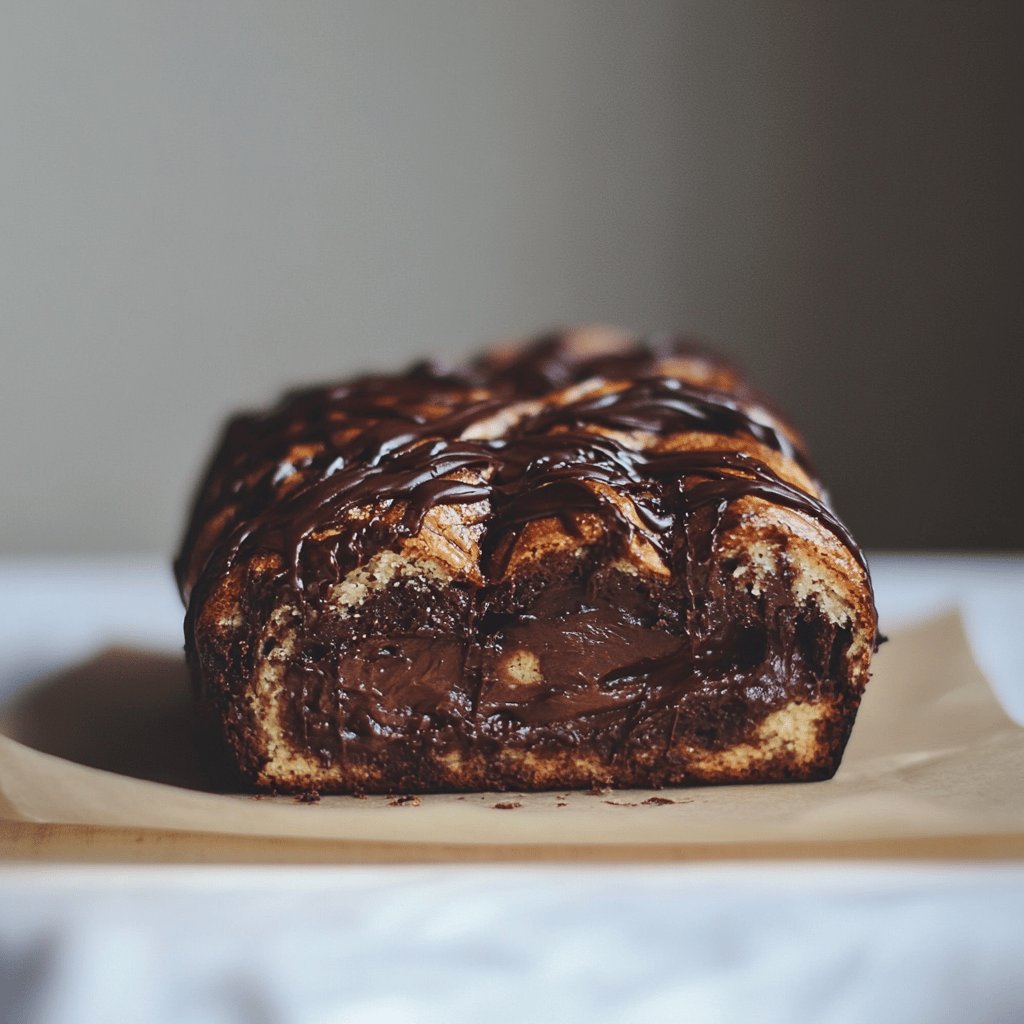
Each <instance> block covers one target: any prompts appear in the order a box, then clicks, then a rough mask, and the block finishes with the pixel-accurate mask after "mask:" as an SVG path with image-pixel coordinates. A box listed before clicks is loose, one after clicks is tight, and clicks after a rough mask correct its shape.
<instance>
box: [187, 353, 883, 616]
mask: <svg viewBox="0 0 1024 1024" xmlns="http://www.w3.org/2000/svg"><path fill="white" fill-rule="evenodd" d="M669 354H674V355H685V356H688V357H689V358H692V359H697V358H699V359H701V360H704V361H710V359H711V357H709V356H708V355H706V354H700V355H699V356H698V354H697V353H696V351H695V349H694V347H693V345H692V344H691V343H683V344H679V345H677V346H675V347H671V346H668V345H667V343H666V342H664V341H661V342H660V343H659V344H658V345H657V346H654V345H648V344H645V343H643V342H639V343H637V344H636V345H635V346H633V347H632V348H631V349H629V350H628V351H626V352H621V353H617V354H615V355H611V356H604V357H602V358H599V359H598V358H592V359H589V360H580V361H575V362H574V361H573V359H572V358H571V355H572V354H571V352H569V351H566V350H565V349H564V346H563V350H562V351H561V353H559V349H558V344H557V339H554V338H545V339H542V340H541V341H540V342H539V343H536V344H535V345H534V346H533V347H531V348H530V349H528V350H527V351H526V352H524V353H523V354H522V355H521V356H520V357H519V358H518V359H517V360H515V362H514V363H513V364H512V367H511V368H509V367H493V366H490V365H489V364H488V363H487V362H486V361H478V362H477V363H476V364H474V365H473V366H472V367H471V368H470V369H469V370H468V371H467V372H463V373H453V372H447V371H444V370H442V369H439V368H437V367H434V366H432V365H430V364H426V363H421V364H417V365H416V366H414V367H413V368H411V369H410V370H409V371H408V372H407V373H405V374H402V375H395V376H371V377H364V378H361V379H359V380H356V381H354V382H353V383H350V384H341V385H337V386H333V387H328V388H318V389H310V390H305V391H298V392H293V393H292V394H290V395H289V396H286V398H285V400H284V401H283V402H282V403H281V405H280V406H278V407H277V408H276V409H275V410H273V411H272V412H271V413H270V414H268V415H265V416H246V417H239V418H238V419H236V420H234V421H233V422H232V423H231V424H230V425H229V428H228V431H227V434H226V437H225V440H224V443H223V445H222V447H221V450H220V453H219V455H218V457H217V459H216V460H215V462H214V465H213V466H212V467H211V469H210V472H209V473H208V476H207V483H206V486H205V487H204V489H203V491H202V493H201V495H200V498H199V501H198V504H197V508H196V513H195V515H194V516H193V524H192V527H191V528H190V531H189V534H188V536H187V538H186V540H185V543H184V544H183V547H182V556H181V557H180V558H179V560H178V562H177V563H176V570H177V574H178V581H179V585H180V587H181V589H182V593H183V595H185V596H186V597H187V596H188V595H189V594H190V593H191V591H192V589H193V588H194V587H195V585H196V582H197V580H198V577H199V575H200V574H201V573H202V572H204V571H205V572H207V573H208V574H209V575H211V576H218V575H220V574H222V573H223V572H225V571H226V570H227V569H229V568H230V566H231V565H232V564H233V563H234V562H235V561H236V559H237V558H238V557H239V556H240V555H241V554H242V553H243V552H244V553H246V554H248V553H251V552H252V551H259V552H261V553H274V554H277V555H279V556H281V558H282V559H283V561H284V563H285V565H287V566H288V569H289V572H290V576H291V582H292V585H293V586H294V587H295V589H296V590H298V591H304V590H306V589H307V588H306V586H305V583H306V577H307V576H308V575H310V572H309V570H310V569H311V568H313V566H312V565H306V564H305V563H306V562H309V561H312V562H315V570H314V573H313V574H312V575H313V578H316V579H317V580H318V581H320V580H323V579H328V580H332V581H337V580H338V579H340V578H341V576H342V575H344V574H345V573H347V572H348V571H350V570H351V569H352V568H354V567H356V566H357V565H358V564H360V563H361V562H363V561H365V560H366V559H367V558H368V557H370V556H371V555H372V554H373V553H374V552H375V551H378V550H383V549H384V548H386V547H389V546H391V547H393V546H394V545H395V544H396V543H398V542H400V541H401V540H402V539H404V538H407V537H410V536H413V535H414V534H416V533H417V532H418V531H419V529H420V527H421V526H422V523H423V518H424V516H425V515H426V513H427V512H428V511H429V510H430V509H431V508H433V507H435V506H437V505H444V504H471V503H475V502H484V501H485V502H488V503H489V507H490V513H489V515H488V516H487V517H485V519H484V523H485V527H486V537H485V540H484V549H485V551H487V552H489V553H493V552H494V551H495V550H496V549H498V548H499V547H500V548H503V549H504V550H506V552H507V551H508V550H509V549H510V543H509V535H510V534H514V533H515V531H517V530H518V529H520V528H521V527H522V526H524V525H525V524H526V523H528V522H531V521H533V520H536V519H542V518H546V517H550V516H557V517H558V518H559V519H561V520H562V522H563V523H564V525H565V526H566V527H567V528H568V529H569V530H575V524H574V518H573V517H574V515H575V514H576V513H580V512H589V513H595V514H597V515H600V516H601V517H602V518H603V519H604V520H605V522H606V523H607V524H608V526H609V528H610V529H611V530H612V531H613V532H614V533H615V534H617V535H618V536H619V537H620V538H621V539H622V540H624V541H628V539H629V538H631V537H632V536H633V534H634V533H635V532H637V531H639V532H641V533H642V534H643V536H644V537H645V539H646V540H647V541H649V542H650V543H651V544H652V545H653V547H654V548H655V549H656V550H658V551H659V553H661V554H662V555H663V556H667V554H668V550H667V547H666V545H667V544H669V543H670V542H671V535H672V530H673V523H674V522H677V521H679V520H680V517H684V516H686V515H688V514H690V513H692V512H693V511H695V510H696V509H698V508H700V507H702V506H704V505H706V504H716V505H722V506H724V505H727V504H730V503H732V502H734V501H736V500H738V499H740V498H743V497H748V496H749V497H757V498H762V499H764V500H766V501H770V502H774V503H775V504H778V505H782V506H785V507H787V508H790V509H793V510H795V511H798V512H801V513H803V514H805V515H808V516H810V517H812V518H813V519H815V520H817V521H818V522H820V523H821V524H822V525H823V526H825V527H826V528H827V529H829V530H831V531H832V532H833V533H834V534H835V535H836V536H837V537H839V538H840V540H842V541H843V543H844V544H845V545H846V546H847V547H848V548H849V549H850V551H851V552H852V553H853V554H854V555H855V557H856V558H857V559H858V561H859V562H860V563H861V564H862V565H864V564H865V563H864V559H863V556H862V555H861V553H860V550H859V549H858V547H857V546H856V544H855V543H854V541H853V539H852V537H851V536H850V534H849V532H848V530H847V529H846V527H845V526H844V525H843V524H842V522H841V521H840V520H839V519H838V518H837V517H836V516H835V514H834V513H833V512H832V511H831V509H830V508H829V507H828V506H827V505H826V504H825V503H824V502H823V501H821V500H819V499H818V498H817V497H815V496H814V495H812V494H810V493H808V492H807V491H804V490H801V489H800V488H798V487H796V486H794V485H793V484H791V483H788V482H787V481H785V480H783V479H782V478H781V477H779V476H778V474H777V473H775V472H774V471H773V470H772V469H771V468H770V467H769V466H767V465H766V464H765V463H764V462H763V461H760V460H758V459H756V458H754V457H752V456H750V455H747V454H744V453H742V452H733V451H714V450H711V451H703V450H702V451H675V452H659V451H651V450H646V451H638V450H635V449H634V448H632V447H630V446H629V445H628V444H627V443H625V442H624V441H622V440H620V439H618V438H616V437H609V436H606V435H602V434H600V433H596V432H594V431H595V430H599V429H602V428H604V429H608V430H614V431H643V432H646V433H651V434H655V435H660V436H664V435H666V434H677V433H680V432H682V431H687V430H698V431H701V432H704V433H711V434H719V435H722V436H727V437H738V436H746V437H749V438H752V439H753V440H755V441H757V442H759V443H760V444H763V445H765V446H767V447H769V448H772V449H774V450H775V451H778V452H780V453H781V454H783V455H784V456H786V457H787V458H790V459H793V460H794V461H797V462H798V463H800V464H801V465H804V466H806V465H807V461H806V456H805V453H804V450H803V447H802V444H801V442H800V441H799V439H798V438H797V436H796V435H795V434H794V433H793V432H792V430H791V429H789V428H787V427H785V426H784V425H783V424H782V423H781V422H780V421H778V420H777V419H775V418H774V417H772V416H770V415H769V414H768V413H767V412H766V411H765V410H764V408H763V406H762V405H760V404H758V403H757V402H755V401H753V400H751V399H750V398H745V397H742V394H743V392H742V391H741V392H738V393H736V394H727V393H724V392H721V391H717V390H715V389H710V388H701V387H696V386H694V385H691V384H687V383H684V382H683V381H680V380H677V379H674V378H671V377H657V376H653V375H652V376H646V377H641V378H640V379H633V380H632V381H630V382H629V383H627V384H625V386H620V387H618V388H617V389H616V390H604V391H599V392H597V393H595V394H584V395H583V396H581V397H579V398H576V399H574V400H570V401H568V402H565V403H564V404H557V403H554V404H546V405H543V406H541V407H540V408H539V409H538V410H536V411H534V412H532V413H530V412H527V414H526V415H524V416H522V417H521V418H520V419H519V420H518V422H515V423H514V424H513V425H512V426H511V428H510V429H508V430H507V432H505V433H504V434H503V436H501V437H499V438H496V439H488V440H474V439H467V438H465V437H464V436H463V435H464V434H465V433H466V432H467V430H468V428H469V427H470V426H471V425H473V424H476V423H479V422H480V421H483V420H486V419H487V418H488V417H491V416H494V415H496V414H498V413H501V412H503V411H506V410H508V409H509V407H510V406H512V405H513V403H515V402H521V401H522V399H523V395H524V393H525V394H528V395H530V394H537V393H539V392H541V389H542V388H543V387H545V386H547V385H548V384H552V383H554V384H558V385H560V386H570V385H572V384H575V383H579V382H580V381H582V380H586V379H588V378H589V377H590V376H591V375H592V374H593V373H595V372H596V371H600V372H602V373H611V372H614V373H615V374H618V375H621V377H622V378H624V377H625V375H627V374H628V373H630V372H633V373H636V372H637V370H639V371H640V372H645V371H646V372H647V373H649V374H650V373H653V372H654V371H655V370H656V369H657V363H658V360H659V359H663V358H666V356H667V355H669ZM712 365H717V364H712ZM724 365H725V366H726V367H727V366H728V364H724ZM723 372H725V371H723ZM729 372H731V371H729ZM610 379H612V380H614V379H616V378H610ZM619 379H621V378H619ZM626 379H628V378H626ZM746 393H747V394H748V395H749V394H750V392H749V389H746ZM296 451H298V452H299V457H298V458H296V457H295V453H296ZM593 484H601V485H605V486H606V487H608V488H610V489H612V490H613V491H614V492H616V493H618V494H621V495H623V496H625V497H628V498H629V499H630V501H631V502H632V505H633V508H634V509H635V511H636V513H637V515H638V516H639V518H640V520H641V522H642V524H643V525H642V526H641V527H636V526H635V525H634V524H633V523H632V522H631V521H630V519H629V518H628V517H627V516H626V515H625V514H624V513H623V511H622V509H621V508H620V506H619V504H618V503H616V502H615V501H613V500H611V499H610V498H609V497H608V496H607V494H605V493H602V491H601V490H599V489H595V488H594V487H593V486H591V485H593ZM389 503H390V504H391V505H394V504H401V505H402V506H403V509H402V510H401V513H400V514H395V512H394V509H393V508H392V509H391V510H390V511H389V510H388V505H389ZM366 506H373V508H374V509H375V511H374V512H373V513H372V514H371V515H370V516H369V517H368V518H354V515H353V514H354V513H355V512H356V511H357V510H360V509H364V508H365V507H366ZM211 523H214V524H223V525H222V526H221V529H220V530H219V531H216V532H214V531H211V530H210V524H211ZM330 531H335V532H334V534H333V535H332V536H331V537H330V538H329V539H328V540H326V541H325V540H319V539H316V540H313V539H314V538H317V537H322V536H323V535H324V534H326V533H328V532H330ZM311 540H313V543H311ZM312 548H317V549H319V551H318V553H317V554H316V555H315V556H313V557H312V558H310V551H311V549H312ZM304 566H305V567H304ZM485 568H487V567H486V566H485ZM489 568H490V571H491V572H492V573H494V572H500V571H501V569H502V568H503V564H502V561H501V560H500V559H498V560H496V561H495V560H493V559H492V560H490V562H489ZM325 573H326V576H325V575H324V574H325Z"/></svg>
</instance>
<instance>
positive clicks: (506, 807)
mask: <svg viewBox="0 0 1024 1024" xmlns="http://www.w3.org/2000/svg"><path fill="white" fill-rule="evenodd" d="M522 806H523V805H522V804H521V803H518V802H513V803H505V804H495V805H494V809H495V810H496V811H514V810H515V809H516V808H517V807H522Z"/></svg>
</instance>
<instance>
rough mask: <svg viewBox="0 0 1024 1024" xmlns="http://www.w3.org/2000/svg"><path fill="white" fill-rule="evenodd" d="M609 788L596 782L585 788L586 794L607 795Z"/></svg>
mask: <svg viewBox="0 0 1024 1024" xmlns="http://www.w3.org/2000/svg"><path fill="white" fill-rule="evenodd" d="M610 792H611V790H610V789H609V788H608V787H607V786H599V785H598V784H597V783H596V782H595V783H594V784H593V785H592V786H591V787H590V789H588V790H587V796H607V795H608V794H609V793H610Z"/></svg>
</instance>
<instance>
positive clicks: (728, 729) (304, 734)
mask: <svg viewBox="0 0 1024 1024" xmlns="http://www.w3.org/2000/svg"><path fill="white" fill-rule="evenodd" d="M176 571H177V577H178V582H179V585H180V588H181V592H182V595H183V598H184V600H185V602H186V604H187V608H188V610H187V615H186V620H185V637H186V652H187V657H188V662H189V665H190V669H191V675H192V679H193V682H194V689H195V694H196V697H197V699H198V705H199V707H200V708H201V710H202V712H203V715H204V718H205V721H206V723H207V727H208V730H209V733H210V734H211V735H212V736H213V738H214V742H215V743H216V744H217V745H218V747H219V748H220V750H221V752H222V755H223V757H224V758H225V760H226V761H227V763H228V764H230V766H231V767H232V769H233V771H234V772H235V773H236V774H237V776H238V777H239V778H240V779H241V780H244V782H245V783H247V784H248V785H249V786H251V787H255V788H257V789H261V790H270V791H277V792H298V793H303V792H307V793H309V792H319V793H394V792H408V793H412V792H417V793H420V792H432V791H433V792H437V791H457V790H507V789H517V790H539V789H553V788H558V789H563V788H565V789H568V788H573V787H590V786H594V785H598V786H616V787H659V786H665V785H676V784H688V783H724V782H769V781H794V780H811V779H824V778H827V777H830V776H831V775H832V774H833V773H834V772H835V770H836V768H837V767H838V765H839V761H840V758H841V756H842V752H843V748H844V746H845V744H846V741H847V738H848V736H849V733H850V729H851V727H852V725H853V720H854V716H855V714H856V711H857V707H858V704H859V702H860V698H861V693H862V691H863V689H864V685H865V683H866V681H867V678H868V670H869V664H870V660H871V656H872V653H873V651H874V650H875V648H876V613H875V608H874V602H873V597H872V591H871V582H870V577H869V574H868V570H867V566H866V564H865V562H864V559H863V556H862V555H861V553H860V551H859V550H858V548H857V546H856V545H855V543H854V542H853V540H852V538H851V537H850V535H849V533H848V532H847V530H846V528H845V527H844V526H843V524H842V523H841V522H840V521H839V520H838V519H837V518H836V516H835V514H834V513H833V512H832V511H831V509H830V508H829V505H828V504H827V500H826V498H825V496H824V494H823V492H822V489H821V487H820V485H819V484H818V482H817V481H816V478H815V475H814V473H813V471H812V470H811V468H810V465H809V463H808V460H807V457H806V454H805V451H804V446H803V443H802V442H801V439H800V438H799V436H798V435H797V433H796V432H795V431H794V430H793V428H792V427H791V426H790V425H789V424H788V423H786V422H785V421H784V420H783V419H782V418H781V417H780V416H779V415H778V414H777V413H775V412H773V411H772V410H771V409H770V407H769V406H768V405H767V404H766V403H765V402H764V401H763V400H762V399H760V398H759V397H758V396H757V395H756V394H755V393H754V392H753V391H752V390H751V388H750V387H749V385H748V384H747V383H746V382H745V381H744V380H743V379H742V377H741V376H740V374H739V372H738V371H737V370H736V368H735V367H734V366H732V365H731V364H729V363H728V362H726V361H724V360H722V359H720V358H717V357H715V356H713V355H711V354H710V353H708V352H706V351H704V350H703V349H701V348H699V347H697V346H695V345H693V344H691V343H688V342H681V341H678V340H676V339H672V338H643V339H640V338H634V337H631V336H629V335H626V334H624V333H622V332H618V331H614V330H611V329H607V328H580V329H575V330H570V331H567V332H563V333H559V334H555V335H551V336H548V337H545V338H541V339H539V340H537V341H534V342H532V343H530V344H526V345H520V346H509V347H505V348H503V349H497V350H494V351H491V352H490V353H488V354H485V355H484V356H482V357H481V358H479V359H477V360H476V361H475V362H473V363H470V364H468V365H466V366H464V367H462V368H460V369H458V370H455V371H446V370H442V369H440V368H438V367H435V366H433V365H431V364H427V363H422V364H419V365H417V366H414V367H412V368H411V369H410V370H408V371H407V372H405V373H401V374H397V375H380V376H367V377H362V378H359V379H356V380H352V381H350V382H345V383H341V384H337V385H334V386H329V387H323V388H315V389H308V390H302V391H296V392H293V393H291V394H289V395H287V396H285V398H284V399H283V400H282V401H281V402H280V404H278V405H277V406H276V407H274V408H273V409H271V410H269V411H268V412H265V413H261V414H257V415H246V416H241V417H238V418H236V419H234V420H233V421H232V422H231V423H230V424H229V425H228V427H227V429H226V432H225V434H224V437H223V439H222V440H221V442H220V445H219V447H218V449H217V451H216V453H215V455H214V458H213V461H212V464H211V466H210V469H209V471H208V473H207V475H206V478H205V481H204V482H203V484H202V486H201V488H200V490H199V493H198V497H197V499H196V503H195V507H194V510H193V514H192V517H191V522H190V525H189V527H188V530H187V534H186V537H185V540H184V543H183V545H182V549H181V552H180V555H179V557H178V559H177V562H176Z"/></svg>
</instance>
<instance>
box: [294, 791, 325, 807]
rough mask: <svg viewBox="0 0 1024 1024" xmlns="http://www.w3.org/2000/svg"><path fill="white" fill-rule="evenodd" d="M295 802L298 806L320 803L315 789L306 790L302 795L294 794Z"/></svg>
mask: <svg viewBox="0 0 1024 1024" xmlns="http://www.w3.org/2000/svg"><path fill="white" fill-rule="evenodd" d="M295 802H296V803H299V804H318V803H320V794H319V793H318V792H317V791H316V790H315V789H308V790H306V792H304V793H296V794H295Z"/></svg>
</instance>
